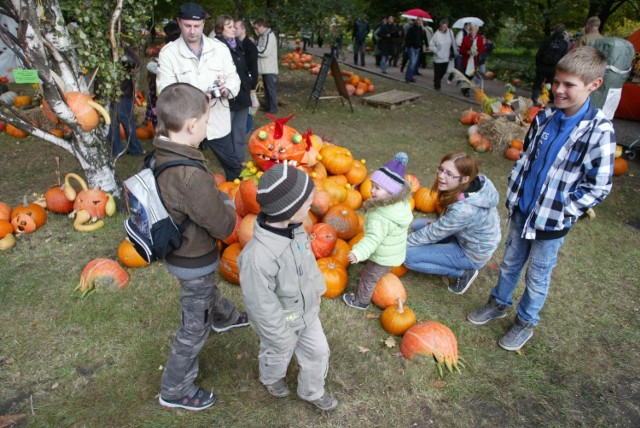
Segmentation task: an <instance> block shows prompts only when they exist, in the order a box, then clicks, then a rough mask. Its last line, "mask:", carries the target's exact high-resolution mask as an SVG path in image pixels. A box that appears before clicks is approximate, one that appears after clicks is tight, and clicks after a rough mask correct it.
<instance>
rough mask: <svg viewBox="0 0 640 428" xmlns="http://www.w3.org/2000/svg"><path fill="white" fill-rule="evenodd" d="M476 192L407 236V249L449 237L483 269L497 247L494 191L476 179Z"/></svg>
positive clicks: (482, 178)
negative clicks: (478, 186) (477, 185)
mask: <svg viewBox="0 0 640 428" xmlns="http://www.w3.org/2000/svg"><path fill="white" fill-rule="evenodd" d="M478 180H479V181H480V186H481V187H480V189H479V190H478V191H476V192H474V193H470V194H468V196H467V197H465V198H464V199H463V200H461V201H458V202H455V203H453V204H451V205H449V207H448V208H447V211H446V212H445V214H444V215H441V216H440V217H438V219H437V220H436V221H434V222H433V223H431V224H430V225H429V226H426V227H423V228H422V229H419V230H416V231H415V232H413V233H411V234H410V235H409V238H408V239H407V245H409V246H410V247H418V246H421V245H426V244H435V243H437V242H439V241H442V240H443V239H445V238H448V237H450V236H453V237H455V238H456V240H457V241H458V244H459V245H460V248H461V249H462V252H463V253H464V254H465V256H467V257H468V258H469V260H471V261H472V262H473V263H475V264H476V265H478V266H484V265H485V264H486V263H487V262H488V261H489V259H490V258H491V256H492V255H493V252H494V251H495V250H496V248H498V245H499V244H500V239H501V235H500V216H499V215H498V209H497V208H496V207H497V205H498V200H499V196H498V191H497V190H496V188H495V187H494V185H493V183H492V182H491V180H489V178H487V176H485V175H483V174H479V175H478Z"/></svg>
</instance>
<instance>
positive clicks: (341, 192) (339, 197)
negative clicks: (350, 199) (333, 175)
mask: <svg viewBox="0 0 640 428" xmlns="http://www.w3.org/2000/svg"><path fill="white" fill-rule="evenodd" d="M322 188H323V189H324V191H325V192H327V193H328V194H329V204H330V205H336V204H340V203H342V202H344V200H345V199H347V188H346V186H344V185H340V184H338V183H337V182H336V181H335V180H329V178H328V177H327V178H326V179H325V180H324V181H323V182H322Z"/></svg>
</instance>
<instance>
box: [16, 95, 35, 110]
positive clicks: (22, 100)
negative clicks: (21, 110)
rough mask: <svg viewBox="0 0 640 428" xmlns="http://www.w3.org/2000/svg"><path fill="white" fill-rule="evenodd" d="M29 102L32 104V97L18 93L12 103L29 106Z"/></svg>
mask: <svg viewBox="0 0 640 428" xmlns="http://www.w3.org/2000/svg"><path fill="white" fill-rule="evenodd" d="M31 104H33V98H31V97H30V96H29V95H18V96H17V97H16V98H15V99H14V100H13V105H14V106H16V107H25V106H30V105H31Z"/></svg>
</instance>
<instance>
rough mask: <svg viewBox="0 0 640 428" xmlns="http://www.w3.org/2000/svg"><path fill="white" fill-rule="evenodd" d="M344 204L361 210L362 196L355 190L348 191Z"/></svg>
mask: <svg viewBox="0 0 640 428" xmlns="http://www.w3.org/2000/svg"><path fill="white" fill-rule="evenodd" d="M343 204H345V205H346V206H348V207H350V208H352V209H354V210H357V209H359V208H360V207H361V206H362V194H361V193H360V192H358V191H357V190H355V189H347V197H346V198H345V200H344V201H343Z"/></svg>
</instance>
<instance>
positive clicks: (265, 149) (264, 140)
mask: <svg viewBox="0 0 640 428" xmlns="http://www.w3.org/2000/svg"><path fill="white" fill-rule="evenodd" d="M267 116H268V117H270V118H271V119H272V120H273V121H274V122H273V123H270V124H268V125H265V126H263V127H260V128H258V129H256V130H255V131H254V132H253V134H252V135H251V138H250V139H249V144H248V145H249V153H251V157H252V158H253V160H254V161H255V162H256V164H257V165H258V167H260V169H262V170H263V171H267V170H268V169H269V168H271V167H272V166H273V165H275V164H277V163H282V162H284V161H285V160H286V161H289V163H290V164H291V165H293V166H297V165H299V164H300V163H301V161H302V157H303V156H304V154H305V151H306V148H307V144H306V141H305V140H304V138H303V137H302V135H301V134H300V133H298V131H296V130H295V129H294V128H292V127H290V126H287V125H285V123H286V122H287V121H288V120H289V119H291V118H292V117H293V115H292V116H289V117H286V118H282V119H277V118H275V117H274V116H272V115H269V114H267Z"/></svg>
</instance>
